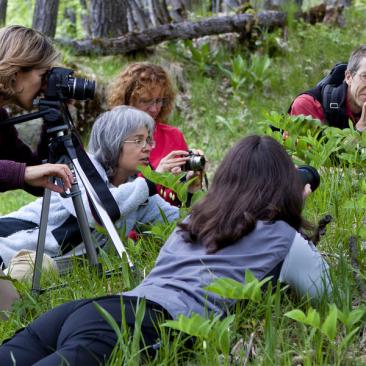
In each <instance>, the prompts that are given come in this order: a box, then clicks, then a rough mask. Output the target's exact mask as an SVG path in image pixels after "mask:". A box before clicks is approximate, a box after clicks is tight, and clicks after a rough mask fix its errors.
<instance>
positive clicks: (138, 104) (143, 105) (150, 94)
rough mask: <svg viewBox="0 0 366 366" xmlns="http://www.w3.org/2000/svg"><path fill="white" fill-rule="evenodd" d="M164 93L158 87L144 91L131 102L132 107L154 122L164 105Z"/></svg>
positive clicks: (160, 87) (161, 88) (162, 89)
mask: <svg viewBox="0 0 366 366" xmlns="http://www.w3.org/2000/svg"><path fill="white" fill-rule="evenodd" d="M164 91H165V90H164V88H163V87H162V86H159V85H157V86H155V87H154V88H151V89H150V90H146V91H144V92H142V93H141V94H140V95H139V96H137V97H136V98H135V99H134V100H133V101H132V106H133V107H135V108H137V109H140V110H141V111H143V112H146V113H147V114H149V115H150V116H151V117H152V118H153V119H154V121H156V119H157V118H158V117H159V115H160V112H161V109H162V107H163V105H164V103H165V101H164Z"/></svg>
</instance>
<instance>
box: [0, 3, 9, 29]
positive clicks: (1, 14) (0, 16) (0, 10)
mask: <svg viewBox="0 0 366 366" xmlns="http://www.w3.org/2000/svg"><path fill="white" fill-rule="evenodd" d="M7 6H8V0H0V27H3V26H4V25H5V22H6V8H7Z"/></svg>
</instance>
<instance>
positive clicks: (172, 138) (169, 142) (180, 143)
mask: <svg viewBox="0 0 366 366" xmlns="http://www.w3.org/2000/svg"><path fill="white" fill-rule="evenodd" d="M154 140H155V141H156V147H155V148H154V149H153V150H152V151H151V154H150V164H151V166H152V168H153V169H156V167H157V166H158V165H159V163H160V160H161V159H162V158H163V157H164V156H166V155H168V154H169V153H170V152H172V151H173V150H188V145H187V143H186V140H185V139H184V136H183V133H182V132H181V131H180V130H179V129H178V128H177V127H173V126H170V125H167V124H165V123H161V122H156V125H155V132H154Z"/></svg>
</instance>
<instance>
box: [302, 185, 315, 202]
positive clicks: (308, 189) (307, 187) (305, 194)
mask: <svg viewBox="0 0 366 366" xmlns="http://www.w3.org/2000/svg"><path fill="white" fill-rule="evenodd" d="M312 192H313V191H312V190H311V187H310V184H309V183H307V184H305V187H304V190H303V192H302V196H303V197H304V199H305V198H307V197H308V196H309V195H310V193H312Z"/></svg>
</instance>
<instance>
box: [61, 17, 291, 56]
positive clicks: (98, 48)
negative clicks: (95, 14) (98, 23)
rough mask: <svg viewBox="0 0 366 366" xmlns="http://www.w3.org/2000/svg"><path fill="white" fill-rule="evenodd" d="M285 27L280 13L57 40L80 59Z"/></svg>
mask: <svg viewBox="0 0 366 366" xmlns="http://www.w3.org/2000/svg"><path fill="white" fill-rule="evenodd" d="M285 24H286V14H285V13H283V12H275V11H264V12H261V13H259V14H258V15H257V16H254V15H252V14H239V15H234V16H225V17H213V18H209V19H205V20H201V21H198V22H182V23H176V24H164V25H162V26H160V27H157V28H154V29H147V30H145V31H144V32H142V33H133V34H127V35H125V36H123V37H119V38H114V39H99V40H98V42H95V41H93V40H83V41H65V40H58V42H59V43H61V44H63V45H68V46H71V47H72V48H73V49H74V52H75V53H76V54H79V55H87V54H99V55H111V54H126V53H129V52H132V51H136V50H141V49H144V48H146V47H148V46H153V45H157V44H159V43H161V42H163V41H167V40H173V39H193V38H198V37H202V36H207V35H213V34H223V33H232V32H237V33H249V32H250V31H251V29H252V28H253V27H254V26H256V27H260V28H264V29H272V28H276V27H280V26H284V25H285Z"/></svg>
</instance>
